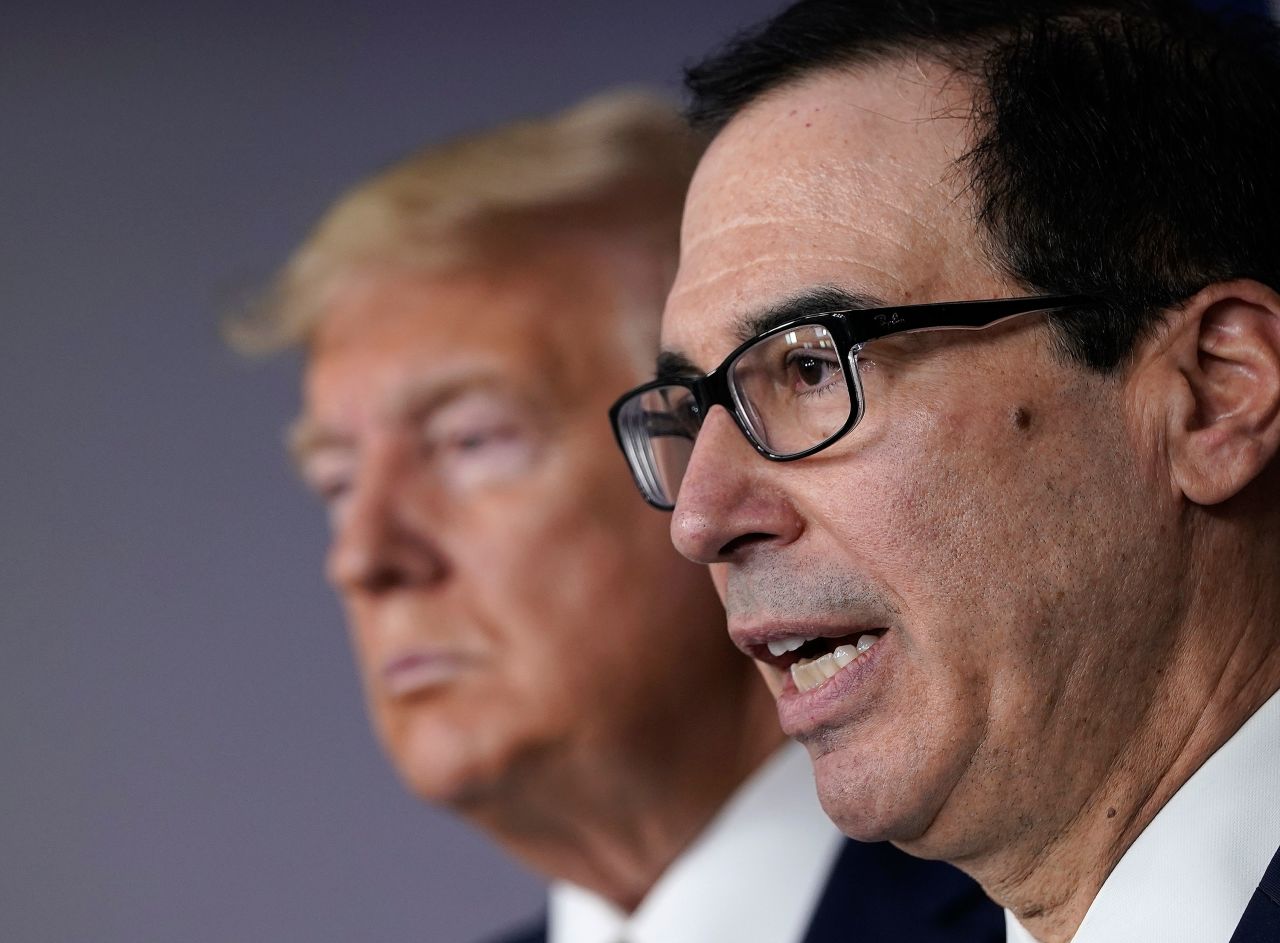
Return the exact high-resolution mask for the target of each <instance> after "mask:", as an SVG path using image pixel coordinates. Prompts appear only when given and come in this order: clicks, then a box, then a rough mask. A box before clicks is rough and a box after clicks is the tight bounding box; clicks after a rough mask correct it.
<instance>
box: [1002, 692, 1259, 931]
mask: <svg viewBox="0 0 1280 943" xmlns="http://www.w3.org/2000/svg"><path fill="white" fill-rule="evenodd" d="M1278 757H1280V694H1274V695H1272V696H1271V698H1270V699H1269V700H1268V701H1267V702H1266V703H1265V704H1264V705H1263V706H1262V707H1261V708H1259V710H1258V711H1257V712H1256V713H1255V714H1254V715H1253V716H1252V717H1250V718H1249V719H1248V720H1247V721H1246V722H1245V724H1244V726H1242V727H1241V728H1240V729H1239V730H1237V731H1236V733H1235V735H1234V736H1232V737H1231V739H1230V740H1228V741H1227V742H1226V743H1225V744H1223V745H1222V746H1221V747H1220V748H1219V749H1218V751H1217V752H1216V753H1214V754H1213V756H1211V757H1209V759H1208V760H1207V761H1206V762H1205V764H1204V765H1203V766H1201V767H1200V769H1198V770H1196V772H1195V773H1194V774H1193V775H1192V777H1191V778H1190V779H1188V780H1187V781H1186V783H1184V784H1183V786H1182V788H1181V789H1179V790H1178V791H1177V792H1176V793H1175V794H1174V796H1173V798H1172V799H1170V800H1169V802H1168V803H1167V804H1166V805H1165V807H1164V808H1163V809H1161V810H1160V811H1159V812H1158V813H1156V817H1155V818H1154V819H1152V820H1151V824H1150V825H1148V826H1147V827H1146V829H1145V830H1144V831H1143V832H1142V834H1141V835H1139V836H1138V838H1137V840H1136V841H1135V842H1134V843H1133V844H1132V845H1131V846H1130V847H1129V850H1128V851H1126V852H1125V854H1124V857H1123V858H1121V859H1120V863H1119V864H1117V865H1116V867H1115V869H1114V870H1112V872H1111V874H1110V875H1109V876H1108V877H1107V880H1106V882H1105V883H1104V884H1103V885H1102V889H1101V890H1100V891H1099V892H1098V896H1097V897H1095V898H1094V900H1093V904H1092V905H1091V906H1090V907H1089V910H1088V912H1087V913H1086V914H1085V917H1084V920H1083V922H1081V924H1080V929H1079V930H1077V931H1076V935H1075V936H1074V937H1073V938H1072V943H1130V941H1132V940H1160V941H1161V943H1228V941H1229V940H1230V939H1231V935H1232V933H1233V932H1234V931H1235V927H1236V924H1238V923H1239V922H1240V917H1241V915H1242V914H1243V913H1244V909H1245V906H1246V905H1247V904H1248V902H1249V898H1250V897H1251V896H1252V895H1253V892H1254V889H1255V888H1256V887H1257V886H1258V881H1259V880H1261V878H1262V875H1263V872H1264V871H1266V869H1267V864H1268V863H1269V862H1270V861H1271V857H1272V855H1274V854H1275V852H1276V848H1277V846H1280V760H1278V759H1277V758H1278ZM1005 926H1006V928H1007V930H1008V941H1009V943H1035V941H1034V938H1033V937H1032V936H1031V935H1030V934H1028V933H1027V932H1026V930H1025V929H1023V928H1022V927H1021V926H1020V925H1018V923H1017V921H1016V920H1015V919H1014V917H1013V915H1012V914H1010V913H1009V912H1008V911H1006V912H1005Z"/></svg>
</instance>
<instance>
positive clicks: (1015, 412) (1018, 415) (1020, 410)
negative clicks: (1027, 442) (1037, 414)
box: [1009, 406, 1031, 432]
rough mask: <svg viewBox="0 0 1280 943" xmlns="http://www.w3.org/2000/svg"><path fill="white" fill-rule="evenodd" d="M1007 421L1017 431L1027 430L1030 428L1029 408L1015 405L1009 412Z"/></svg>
mask: <svg viewBox="0 0 1280 943" xmlns="http://www.w3.org/2000/svg"><path fill="white" fill-rule="evenodd" d="M1009 421H1010V422H1011V423H1012V424H1013V427H1014V428H1015V429H1017V430H1018V431H1019V432H1027V431H1029V430H1030V429H1031V410H1029V409H1027V408H1026V407H1025V406H1015V407H1014V408H1013V409H1012V410H1010V412H1009Z"/></svg>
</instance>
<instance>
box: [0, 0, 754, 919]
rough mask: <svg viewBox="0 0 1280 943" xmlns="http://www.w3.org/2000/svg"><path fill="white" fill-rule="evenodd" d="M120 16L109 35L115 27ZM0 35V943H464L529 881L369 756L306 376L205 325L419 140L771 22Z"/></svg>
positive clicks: (710, 3)
mask: <svg viewBox="0 0 1280 943" xmlns="http://www.w3.org/2000/svg"><path fill="white" fill-rule="evenodd" d="M110 6H115V7H116V8H115V9H107V7H110ZM11 7H14V8H11V9H8V10H7V11H6V12H5V15H4V18H3V26H2V29H0V212H2V213H3V217H2V218H3V224H2V225H0V306H2V307H0V356H2V360H0V364H2V367H0V535H2V537H0V633H2V634H0V640H2V641H0V771H2V772H0V939H3V940H5V941H22V943H26V941H41V943H43V941H59V943H61V941H92V943H139V941H170V940H181V941H184V943H205V941H210V943H212V941H220V943H221V941H235V943H239V941H245V943H249V941H295V940H297V941H317V943H325V941H352V940H360V941H367V943H377V941H397V943H400V941H411V940H412V941H432V943H436V941H441V943H450V941H465V940H470V939H474V938H475V937H476V936H478V935H481V934H483V933H485V932H488V931H491V930H494V929H496V928H498V927H501V926H505V925H507V924H509V923H510V922H511V921H512V920H515V919H517V918H519V917H520V916H521V915H523V914H525V913H527V912H530V911H531V910H533V909H535V908H536V907H537V906H538V902H539V900H540V888H539V885H538V884H537V882H536V881H534V880H533V879H532V878H530V877H529V876H527V875H525V874H523V873H521V872H520V871H519V870H518V869H517V868H515V867H514V866H512V865H509V864H507V863H506V862H504V861H503V859H502V858H501V857H500V856H499V855H498V854H497V853H496V851H494V850H493V849H492V848H490V847H489V846H488V845H487V844H486V843H485V842H484V840H482V839H481V838H479V837H478V836H476V835H474V834H472V833H470V832H469V831H468V830H467V829H465V828H463V827H462V826H460V825H458V824H457V823H455V822H453V821H452V820H450V819H449V817H448V816H446V815H444V814H442V813H439V812H437V811H435V810H432V809H426V808H423V807H421V806H420V805H418V804H417V803H416V802H414V801H413V800H412V799H410V798H408V797H407V796H406V795H404V794H403V793H402V792H401V790H400V788H399V786H398V784H397V783H396V782H395V781H394V779H393V777H392V775H391V773H390V771H389V769H388V768H387V766H386V764H385V763H384V762H383V760H382V758H381V756H380V755H379V754H378V752H377V750H376V748H375V746H374V745H373V742H372V740H371V738H370V736H369V735H368V733H367V731H366V728H365V724H364V719H363V716H362V714H361V708H360V700H359V692H358V690H357V686H356V682H355V677H354V673H353V671H352V670H351V668H350V665H349V660H348V654H347V649H346V642H345V639H344V634H343V628H342V623H341V620H340V617H339V614H338V610H337V607H336V605H335V603H334V601H333V600H332V599H331V597H330V595H329V593H328V591H327V590H326V588H325V587H324V585H323V583H322V581H321V579H320V559H321V553H322V547H323V543H324V539H325V534H324V528H323V526H322V522H321V518H320V515H319V513H318V512H317V511H316V509H315V508H313V506H312V505H311V503H310V501H309V500H308V498H307V497H306V496H305V495H303V494H302V492H301V490H300V489H299V488H298V487H297V486H296V485H295V483H294V481H293V478H292V474H291V472H290V469H289V467H288V464H287V463H286V461H285V459H284V457H283V454H282V451H281V448H280V434H281V430H282V428H283V426H284V425H285V423H286V422H287V420H288V419H289V418H290V417H291V416H292V415H293V413H294V410H295V408H296V389H295V387H296V383H297V367H298V365H297V363H296V362H295V361H292V360H290V359H289V358H284V359H280V360H275V361H272V362H270V363H267V364H258V365H248V364H244V363H241V362H238V361H237V360H236V359H235V358H234V357H233V356H232V355H231V354H229V353H227V352H226V351H224V350H223V349H222V347H221V346H220V344H219V341H218V339H217V334H216V321H217V318H218V315H219V313H220V311H222V310H225V309H226V307H227V306H229V305H230V304H231V302H232V301H233V300H234V299H235V298H236V297H237V295H239V294H240V293H241V292H242V291H243V290H244V289H245V288H246V287H248V286H252V285H254V284H257V283H260V282H261V281H262V280H263V279H264V278H265V277H266V276H267V275H268V273H269V272H270V271H271V269H272V268H273V267H274V265H275V264H276V263H277V262H279V261H280V260H281V259H282V257H283V256H284V254H285V253H286V252H287V251H288V249H289V248H290V247H291V245H292V244H293V243H294V242H295V241H296V240H297V239H298V238H300V237H301V235H302V234H303V233H304V231H305V230H306V228H307V226H308V225H309V224H310V223H311V222H312V221H313V220H314V218H315V217H316V215H317V214H318V213H319V212H320V211H321V210H322V208H323V207H324V206H325V205H326V204H327V203H328V202H329V201H330V200H331V199H332V198H333V197H334V196H335V195H336V193H337V192H338V191H339V190H340V189H342V188H343V187H344V186H346V185H347V184H348V183H350V182H352V181H354V180H355V179H357V178H359V177H361V176H363V175H365V174H367V173H369V172H371V171H373V170H375V169H377V168H379V167H380V166H382V165H384V164H385V163H387V162H388V161H390V160H393V159H395V158H397V157H399V156H400V155H402V154H404V153H406V152H408V151H409V150H411V149H413V148H415V147H417V146H419V145H421V144H422V143H424V142H427V141H430V140H436V139H439V138H441V137H444V136H447V135H450V134H453V133H456V132H459V131H462V130H466V129H470V128H475V127H478V126H482V125H486V124H490V123H493V122H496V121H500V120H503V119H506V118H510V117H514V116H517V115H521V114H524V113H528V112H539V111H546V110H550V109H554V108H557V107H560V106H562V105H565V104H568V103H570V102H572V101H574V100H575V99H578V98H580V97H581V96H583V95H585V94H587V93H589V92H591V91H594V90H596V89H598V88H600V87H603V86H608V85H614V84H619V83H633V82H646V83H650V84H656V85H658V86H660V87H661V86H664V85H665V86H667V87H669V88H673V83H674V77H675V74H676V70H677V66H678V65H679V64H680V63H681V62H682V61H684V60H685V59H687V58H689V57H692V56H696V55H698V54H699V53H700V52H702V51H704V50H705V49H707V48H709V46H710V45H712V44H713V43H715V42H717V41H718V40H720V39H721V38H722V37H724V36H725V35H726V34H727V33H728V32H729V31H730V30H731V29H733V28H735V27H737V26H739V25H742V24H745V23H747V22H750V21H753V20H755V19H757V18H758V17H760V16H762V15H764V14H765V13H767V12H770V11H771V10H772V9H773V8H774V7H775V3H774V2H773V0H699V2H688V0H686V2H680V0H649V2H646V3H623V2H621V0H617V2H588V0H543V2H527V0H470V2H466V3H444V2H439V0H427V2H421V3H409V2H407V0H405V2H400V3H393V4H357V3H356V2H355V0H345V2H344V0H315V2H303V0H264V2H258V3H252V4H251V3H248V2H239V3H232V2H224V3H205V4H200V5H190V4H175V3H166V2H160V0H151V2H134V3H131V4H124V5H99V4H90V3H88V2H86V0H67V2H62V3H57V4H47V3H46V4H31V3H29V4H23V5H20V7H19V5H11Z"/></svg>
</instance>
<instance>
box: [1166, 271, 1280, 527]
mask: <svg viewBox="0 0 1280 943" xmlns="http://www.w3.org/2000/svg"><path fill="white" fill-rule="evenodd" d="M1169 318H1170V327H1171V330H1170V332H1169V333H1168V334H1166V335H1165V336H1164V338H1163V341H1162V342H1161V343H1160V344H1159V346H1160V348H1161V356H1160V357H1159V358H1158V359H1162V360H1164V361H1165V363H1166V365H1167V366H1169V367H1171V368H1172V369H1171V370H1169V371H1167V372H1166V371H1162V372H1165V375H1166V376H1167V377H1168V379H1169V380H1170V381H1171V383H1172V384H1173V385H1174V386H1175V387H1179V388H1177V389H1176V390H1175V389H1168V390H1167V391H1166V392H1167V393H1169V394H1172V395H1170V396H1169V398H1168V399H1167V400H1166V403H1167V406H1168V408H1167V412H1166V415H1165V434H1166V436H1167V438H1166V445H1167V449H1168V460H1169V463H1170V467H1169V471H1170V474H1171V476H1172V483H1173V485H1174V486H1175V487H1176V488H1178V489H1179V490H1180V491H1181V492H1182V493H1183V494H1184V495H1185V496H1186V497H1187V499H1188V500H1190V501H1193V502H1195V503H1196V504H1201V505H1214V504H1221V503H1222V502H1224V501H1227V500H1229V499H1230V498H1232V497H1233V496H1235V495H1236V494H1238V493H1239V492H1241V491H1242V490H1244V488H1245V487H1246V486H1248V484H1249V483H1250V482H1251V481H1253V480H1254V479H1255V478H1256V477H1258V475H1260V474H1261V473H1262V471H1263V470H1264V469H1265V468H1266V467H1267V464H1268V463H1269V462H1270V461H1271V460H1272V458H1273V457H1274V456H1275V454H1276V451H1277V449H1278V448H1280V295H1277V293H1276V292H1275V291H1273V290H1272V289H1270V288H1268V287H1267V286H1266V285H1263V284H1261V283H1260V282H1255V281H1251V280H1244V279H1241V280H1236V281H1230V282H1217V283H1215V284H1213V285H1210V286H1208V287H1207V288H1205V289H1204V290H1202V291H1200V292H1199V293H1197V294H1196V295H1195V296H1193V297H1192V298H1190V299H1189V300H1188V301H1187V302H1186V304H1185V305H1184V306H1183V307H1182V308H1181V309H1180V310H1178V311H1177V312H1174V313H1171V314H1170V315H1169Z"/></svg>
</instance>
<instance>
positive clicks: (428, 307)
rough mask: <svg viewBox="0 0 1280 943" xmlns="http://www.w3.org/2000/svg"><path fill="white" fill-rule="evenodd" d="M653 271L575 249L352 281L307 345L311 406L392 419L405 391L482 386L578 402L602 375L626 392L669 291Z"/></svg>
mask: <svg viewBox="0 0 1280 943" xmlns="http://www.w3.org/2000/svg"><path fill="white" fill-rule="evenodd" d="M655 265H656V263H652V264H651V263H650V260H649V259H648V258H647V256H642V255H640V254H639V253H638V252H637V251H635V250H629V249H628V250H623V249H619V248H615V247H613V246H609V247H602V248H598V249H588V248H583V247H581V246H578V245H572V246H554V247H547V246H544V247H541V248H537V247H535V248H532V249H531V250H530V252H529V253H528V255H527V256H526V257H525V258H524V259H522V260H520V261H519V263H518V264H512V265H505V266H499V265H474V266H466V267H458V268H451V269H445V270H441V271H429V272H417V271H411V270H405V269H397V268H369V269H366V270H361V271H356V272H352V273H351V274H350V275H349V276H348V277H347V278H346V279H345V280H344V281H343V283H342V284H341V285H340V286H339V287H338V288H337V289H336V290H335V291H334V292H333V294H332V296H331V299H330V304H329V305H328V307H327V309H326V311H325V313H324V315H323V317H322V318H321V319H320V320H319V322H318V324H317V326H316V329H315V331H314V333H313V335H312V337H311V341H310V344H309V346H308V358H307V361H308V363H307V376H306V392H307V398H308V399H309V400H318V399H320V398H321V397H319V396H318V395H316V394H317V393H324V394H325V397H324V398H325V399H329V400H332V399H334V397H335V395H336V394H337V393H338V392H343V393H344V394H345V395H344V398H345V399H348V400H352V401H357V400H358V401H360V402H361V403H362V404H363V405H364V406H366V407H367V408H368V409H369V410H370V411H373V410H375V409H380V410H382V411H383V412H389V411H390V412H394V410H392V409H391V408H390V407H389V406H388V405H387V403H390V402H392V401H399V400H402V399H404V398H405V395H406V394H405V393H404V392H403V389H402V388H411V389H413V390H419V389H422V388H430V387H434V386H439V387H441V388H452V387H454V386H457V385H459V384H465V383H470V382H484V383H490V384H498V385H501V386H504V387H506V388H508V389H511V390H514V391H518V392H521V393H522V394H524V393H527V394H528V395H529V396H530V397H531V398H535V399H538V400H540V401H544V402H546V403H548V404H551V403H557V402H577V401H578V400H580V399H581V398H582V397H583V395H584V391H594V390H595V389H596V388H597V387H598V386H599V385H600V383H601V374H602V373H603V374H604V375H605V376H613V375H620V376H621V377H622V379H621V380H619V381H617V382H621V383H625V382H627V381H628V380H630V379H632V378H633V377H634V376H640V375H643V372H644V370H645V369H646V368H647V366H648V362H649V360H650V359H651V357H652V351H653V344H654V337H655V334H656V328H657V319H658V312H659V308H660V299H661V297H662V292H663V290H665V287H666V285H665V284H660V283H659V282H658V281H657V280H656V278H655V277H654V276H652V275H651V274H650V273H649V269H651V268H654V267H655ZM646 276H647V277H649V279H650V280H651V281H653V282H654V283H653V284H648V283H647V282H645V277H646ZM380 401H385V402H380Z"/></svg>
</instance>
